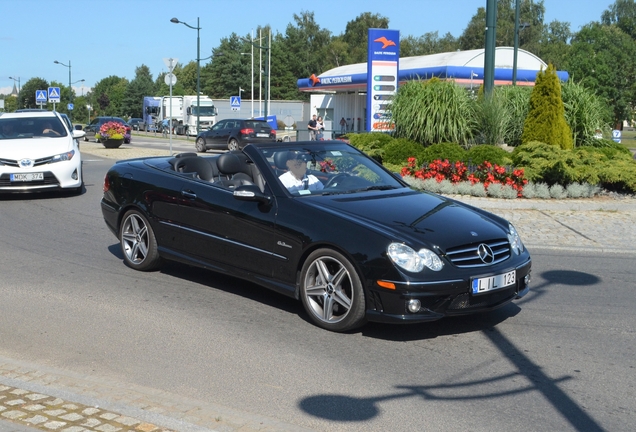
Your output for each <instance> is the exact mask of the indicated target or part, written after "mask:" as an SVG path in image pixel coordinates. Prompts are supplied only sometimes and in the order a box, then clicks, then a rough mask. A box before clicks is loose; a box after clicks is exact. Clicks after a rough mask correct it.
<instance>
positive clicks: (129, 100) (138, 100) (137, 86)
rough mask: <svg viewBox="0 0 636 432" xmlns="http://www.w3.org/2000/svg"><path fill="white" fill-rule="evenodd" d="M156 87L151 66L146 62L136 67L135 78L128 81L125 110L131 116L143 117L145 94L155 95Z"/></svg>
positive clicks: (123, 103) (123, 104)
mask: <svg viewBox="0 0 636 432" xmlns="http://www.w3.org/2000/svg"><path fill="white" fill-rule="evenodd" d="M154 89H155V85H154V83H153V82H152V74H151V73H150V68H148V66H146V65H144V64H142V65H141V66H139V67H137V68H135V78H134V79H133V80H132V81H131V82H130V83H128V86H127V88H126V94H125V95H124V100H123V101H122V108H123V112H125V113H126V114H128V115H130V116H131V117H143V113H142V110H143V102H144V96H154V94H155V93H154Z"/></svg>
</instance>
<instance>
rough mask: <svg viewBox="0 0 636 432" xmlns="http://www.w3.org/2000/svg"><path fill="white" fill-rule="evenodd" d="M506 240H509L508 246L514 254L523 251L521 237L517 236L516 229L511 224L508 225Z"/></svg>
mask: <svg viewBox="0 0 636 432" xmlns="http://www.w3.org/2000/svg"><path fill="white" fill-rule="evenodd" d="M508 241H509V242H510V247H511V248H512V251H513V252H514V253H515V254H517V255H519V254H520V253H521V252H523V243H522V242H521V237H519V234H518V233H517V230H516V229H515V227H513V226H512V224H509V225H508Z"/></svg>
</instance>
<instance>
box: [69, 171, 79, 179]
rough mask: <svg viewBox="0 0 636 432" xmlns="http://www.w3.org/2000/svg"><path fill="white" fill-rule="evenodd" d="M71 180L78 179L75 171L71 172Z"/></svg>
mask: <svg viewBox="0 0 636 432" xmlns="http://www.w3.org/2000/svg"><path fill="white" fill-rule="evenodd" d="M71 178H72V179H73V180H77V179H78V177H77V169H76V170H75V171H73V174H71Z"/></svg>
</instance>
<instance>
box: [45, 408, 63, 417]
mask: <svg viewBox="0 0 636 432" xmlns="http://www.w3.org/2000/svg"><path fill="white" fill-rule="evenodd" d="M67 412H68V411H66V410H63V409H56V410H48V411H44V414H46V415H50V416H53V417H59V416H61V415H62V414H66V413H67Z"/></svg>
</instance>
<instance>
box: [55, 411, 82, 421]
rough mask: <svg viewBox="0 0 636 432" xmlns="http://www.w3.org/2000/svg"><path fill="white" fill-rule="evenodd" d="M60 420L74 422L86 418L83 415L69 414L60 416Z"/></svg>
mask: <svg viewBox="0 0 636 432" xmlns="http://www.w3.org/2000/svg"><path fill="white" fill-rule="evenodd" d="M60 418H61V419H62V420H68V421H72V422H74V421H78V420H82V419H83V418H84V416H81V415H79V414H77V413H68V414H65V415H63V416H60Z"/></svg>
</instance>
